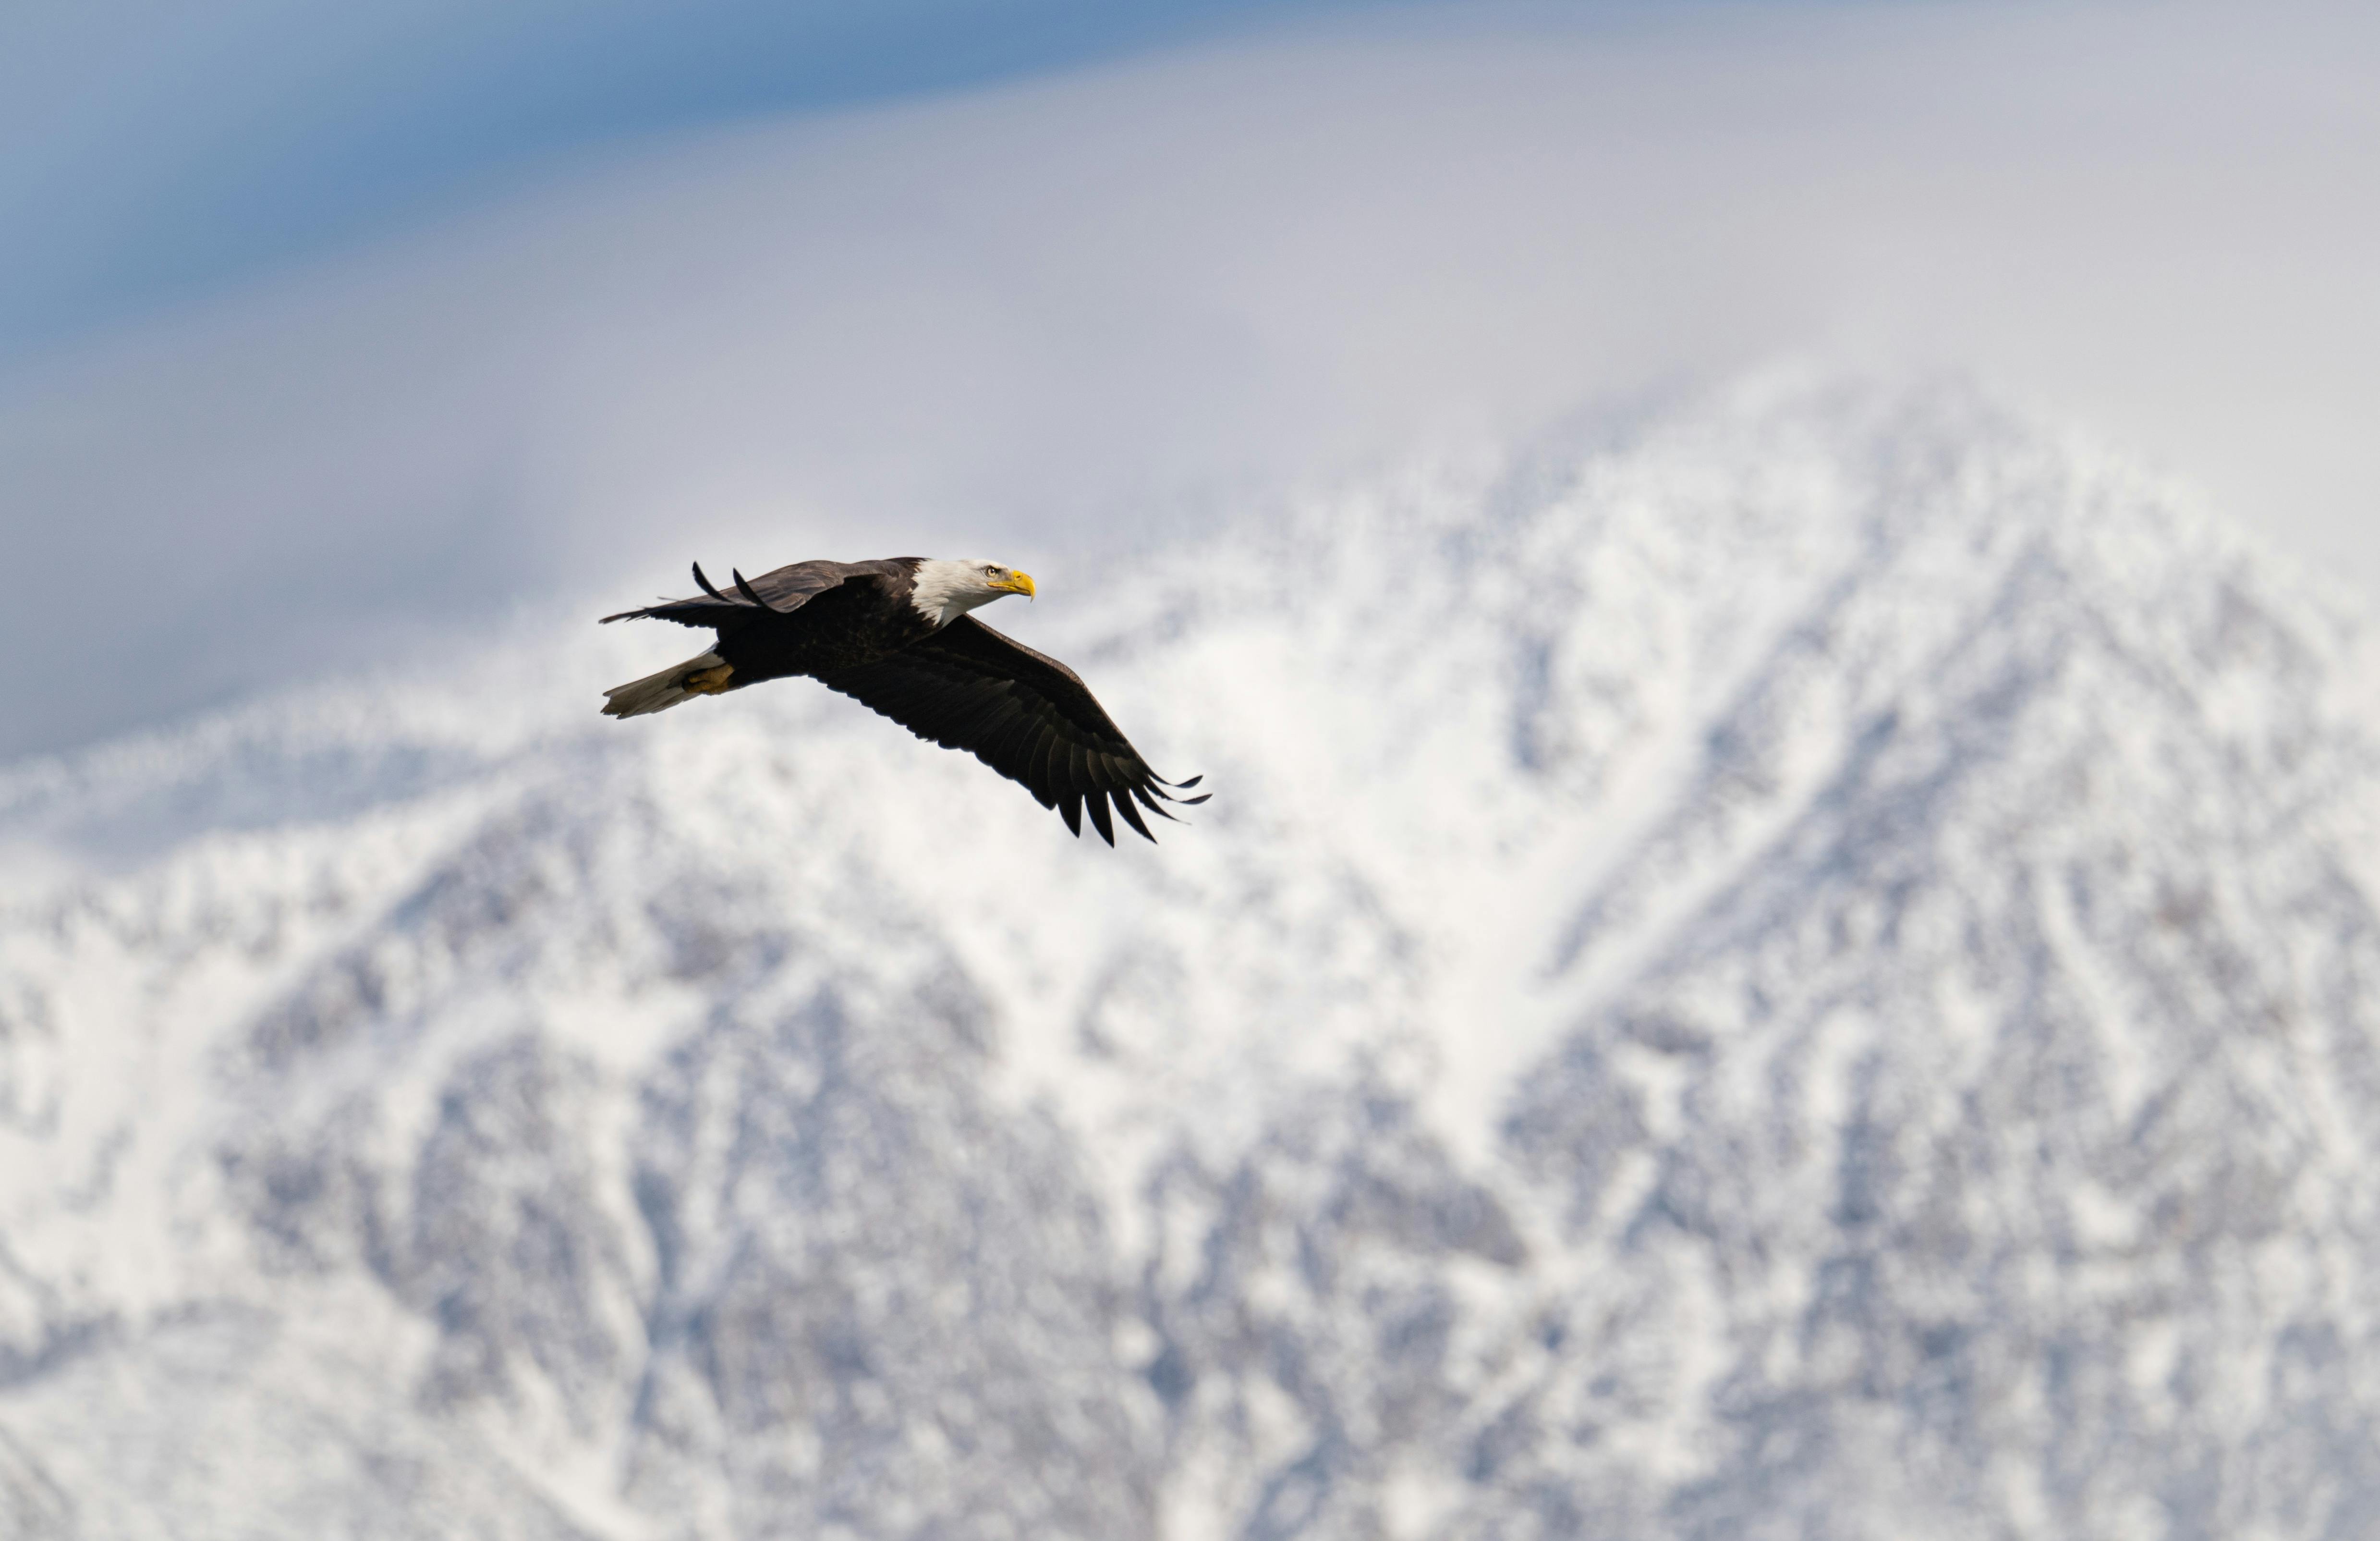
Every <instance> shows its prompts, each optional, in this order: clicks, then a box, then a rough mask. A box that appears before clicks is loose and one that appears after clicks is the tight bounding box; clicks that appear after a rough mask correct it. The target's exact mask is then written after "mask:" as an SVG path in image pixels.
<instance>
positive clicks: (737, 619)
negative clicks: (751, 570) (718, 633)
mask: <svg viewBox="0 0 2380 1541" xmlns="http://www.w3.org/2000/svg"><path fill="white" fill-rule="evenodd" d="M914 562H915V558H900V557H895V558H893V559H892V560H891V561H883V562H795V563H794V564H793V565H792V566H791V567H783V568H779V569H776V570H775V571H773V572H764V573H762V574H761V575H760V576H759V577H758V578H749V579H747V578H740V577H739V578H738V579H736V580H735V581H733V582H731V583H730V584H729V585H728V587H727V589H726V590H725V591H724V592H722V591H721V590H720V589H719V588H718V587H717V586H716V585H715V584H713V583H712V582H711V581H710V580H709V579H708V578H705V577H704V576H703V572H702V565H701V564H700V563H699V562H698V563H696V564H695V569H694V581H696V582H697V583H698V584H700V585H701V587H702V591H703V592H702V593H700V594H698V595H696V596H695V597H694V598H692V599H665V600H663V601H662V603H660V604H659V605H646V606H645V607H644V608H643V609H641V610H623V611H621V612H620V613H619V614H618V615H616V616H605V617H604V618H603V619H604V620H605V621H606V622H610V621H615V620H647V619H650V620H674V621H675V622H677V623H678V624H679V625H680V626H702V627H710V628H718V627H722V626H725V627H734V626H743V625H747V624H749V623H751V622H753V621H758V620H760V619H762V618H764V617H763V612H764V611H774V612H775V613H777V614H778V615H784V614H786V613H788V612H790V611H794V610H797V609H799V608H801V606H802V605H806V604H807V603H808V602H809V601H811V600H812V599H815V598H817V597H818V596H819V595H820V594H822V593H825V592H826V591H827V590H829V589H832V588H834V587H836V586H837V585H839V584H841V583H842V582H843V581H844V580H845V579H848V578H855V577H863V576H879V577H893V578H905V577H906V576H907V575H908V571H909V567H910V566H912V565H914ZM739 596H740V597H739ZM756 599H757V600H759V602H760V603H759V604H758V605H755V604H753V603H752V602H753V601H754V600H756Z"/></svg>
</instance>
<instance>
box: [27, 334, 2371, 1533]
mask: <svg viewBox="0 0 2380 1541" xmlns="http://www.w3.org/2000/svg"><path fill="white" fill-rule="evenodd" d="M1263 512H1264V514H1265V515H1267V516H1269V517H1265V518H1257V517H1255V516H1252V517H1251V518H1250V519H1249V520H1246V521H1245V522H1244V523H1243V524H1241V525H1239V526H1238V527H1236V528H1235V529H1234V530H1233V531H1231V532H1227V533H1226V534H1225V535H1223V536H1221V537H1219V538H1217V539H1215V540H1213V541H1212V542H1206V543H1200V544H1196V545H1195V546H1190V547H1185V548H1182V549H1176V550H1171V551H1164V552H1157V553H1151V554H1148V555H1147V556H1145V557H1143V558H1140V559H1138V560H1136V561H1135V562H1132V563H1128V564H1122V565H1119V566H1116V567H1114V568H1111V569H1107V570H1104V571H1101V572H1099V573H1097V574H1080V575H1050V576H1053V577H1059V578H1060V579H1061V580H1062V581H1061V582H1056V583H1050V584H1048V585H1047V586H1046V587H1047V589H1048V590H1049V592H1050V597H1051V598H1052V599H1053V601H1054V600H1057V599H1058V598H1059V596H1060V595H1061V594H1063V595H1065V596H1066V597H1065V600H1064V603H1065V605H1067V606H1068V607H1069V608H1070V610H1071V611H1072V613H1073V615H1074V616H1075V620H1074V622H1073V623H1072V625H1073V631H1072V634H1071V635H1070V636H1069V637H1068V638H1067V639H1066V640H1065V642H1064V643H1063V645H1062V646H1061V648H1060V649H1059V651H1061V653H1062V655H1064V656H1066V657H1068V658H1069V660H1070V661H1072V662H1074V663H1075V665H1076V666H1077V667H1079V668H1080V669H1081V670H1082V671H1083V672H1084V673H1085V674H1086V675H1087V678H1089V679H1090V680H1091V681H1092V683H1093V685H1094V687H1095V688H1097V689H1098V690H1099V691H1100V692H1101V694H1102V697H1103V698H1104V699H1105V700H1106V701H1107V702H1108V703H1109V705H1110V706H1111V709H1112V710H1113V711H1114V712H1115V714H1116V715H1117V716H1118V717H1119V719H1120V720H1122V721H1123V722H1124V723H1125V724H1126V725H1127V726H1128V727H1129V728H1130V729H1131V730H1132V731H1133V733H1134V735H1135V740H1137V741H1138V742H1139V743H1140V745H1141V747H1142V748H1143V749H1144V750H1145V751H1146V752H1148V753H1149V754H1150V755H1151V757H1152V758H1153V759H1155V760H1156V762H1157V763H1158V764H1160V768H1162V769H1164V770H1166V771H1167V772H1168V773H1169V774H1173V775H1183V774H1187V773H1189V772H1191V771H1194V770H1196V771H1204V772H1206V773H1208V776H1209V777H1210V781H1211V783H1212V784H1213V786H1214V787H1215V788H1216V789H1217V792H1218V796H1217V800H1216V801H1215V802H1213V803H1212V804H1209V805H1208V808H1207V809H1205V810H1201V811H1200V817H1199V819H1198V823H1197V825H1196V826H1195V827H1193V828H1189V829H1184V830H1168V831H1166V832H1165V840H1166V843H1165V844H1164V845H1163V847H1162V848H1161V849H1158V850H1149V849H1147V848H1141V849H1137V850H1122V851H1117V852H1111V851H1109V850H1106V849H1104V848H1102V847H1098V846H1096V845H1087V844H1077V843H1075V842H1071V841H1068V840H1067V839H1065V838H1064V837H1063V835H1062V831H1061V830H1060V829H1059V828H1058V827H1057V826H1056V824H1055V821H1054V820H1052V819H1050V818H1049V817H1048V816H1047V815H1046V814H1043V813H1040V812H1039V811H1038V810H1037V809H1035V808H1033V807H1032V806H1031V804H1030V803H1029V802H1028V801H1026V800H1024V799H1023V798H1022V795H1021V794H1019V793H1017V792H1016V791H1015V790H1014V789H1013V788H1011V787H1009V786H1007V785H1005V784H1004V783H1001V782H999V781H997V780H996V779H995V778H993V777H990V776H989V775H988V774H987V773H985V772H983V771H982V769H981V768H980V767H979V766H977V765H976V764H974V763H973V762H972V761H968V760H965V759H963V758H962V757H959V756H955V755H950V754H946V753H942V752H937V751H933V750H930V749H928V748H927V747H925V746H922V745H919V744H917V743H915V742H914V741H912V740H908V739H907V738H906V737H905V735H903V734H901V733H900V732H899V731H898V730H897V729H893V728H890V727H889V726H888V725H885V724H882V723H880V722H878V721H876V720H874V719H872V718H869V717H868V716H867V715H865V714H861V713H858V712H856V711H854V710H852V709H851V708H850V707H849V704H848V703H844V702H842V701H840V700H837V699H834V698H831V697H828V696H827V695H826V693H825V692H824V691H818V690H814V689H810V688H808V687H807V686H805V685H803V684H800V683H789V684H786V685H783V686H779V687H775V688H772V689H771V690H768V691H754V692H750V693H748V694H744V695H739V696H736V697H732V698H729V699H727V700H724V701H722V702H717V703H702V704H701V705H700V706H699V707H698V708H696V709H694V710H689V711H686V712H682V713H676V714H673V715H669V716H667V717H665V718H662V719H659V720H657V721H655V722H652V723H638V724H635V725H630V726H629V727H626V728H623V727H622V726H621V725H619V724H615V723H612V722H608V721H603V720H601V719H600V718H598V717H596V716H595V715H594V710H593V708H594V703H595V702H596V700H597V696H596V694H595V692H596V691H598V690H600V688H601V686H603V685H605V684H609V683H612V682H613V680H614V679H616V678H625V677H626V675H627V673H629V672H633V671H634V670H636V669H637V668H638V667H652V666H651V664H650V662H649V660H650V659H656V658H660V657H661V655H662V654H669V656H671V657H674V656H676V655H677V653H678V652H682V651H683V639H682V638H680V637H678V636H676V635H674V634H669V635H665V636H656V635H654V634H653V633H652V630H647V631H646V632H645V633H643V634H641V635H638V634H634V633H631V634H627V635H621V634H619V632H620V630H621V629H613V631H611V632H601V633H599V632H596V631H594V630H593V629H592V628H591V627H584V626H581V625H577V624H574V625H573V626H572V627H571V628H570V629H569V630H566V631H564V632H561V633H559V634H556V635H551V636H549V635H544V634H540V633H534V632H532V633H530V634H528V635H526V636H519V637H514V638H511V639H508V640H504V641H501V642H494V643H492V644H491V646H490V649H489V651H488V652H487V653H486V654H483V655H481V656H480V657H478V658H476V659H474V660H472V661H470V662H469V663H468V664H461V665H444V666H439V667H421V668H418V669H415V670H412V671H410V672H404V671H393V672H391V673H390V674H388V675H387V676H385V677H383V678H380V679H370V680H360V681H356V682H352V683H349V684H345V685H336V686H328V687H323V688H321V689H318V690H314V691H309V692H305V693H300V694H294V695H290V696H286V697H284V698H279V699H276V700H274V701H272V702H268V703H262V704H260V705H257V706H254V707H251V708H248V709H246V710H243V711H240V712H237V713H234V714H229V715H222V716H218V717H214V718H211V719H207V720H204V721H201V722H200V723H197V724H195V725H193V726H191V727H189V728H185V729H182V730H179V731H176V732H173V733H167V734H162V735H157V736H152V737H150V738H145V739H141V740H129V741H126V742H123V743H119V744H116V745H113V746H109V747H105V748H103V749H101V750H97V751H93V752H89V753H86V754H83V755H80V756H78V757H75V758H73V759H69V760H50V761H42V762H35V763H30V764H24V765H20V766H18V767H17V768H16V769H14V770H13V771H10V772H8V773H6V776H5V778H0V846H5V848H6V851H7V853H8V855H7V861H8V870H9V872H10V874H11V875H10V879H9V881H8V883H7V885H6V888H5V894H4V895H0V1516H6V1517H7V1518H8V1520H9V1522H10V1523H12V1524H15V1525H16V1526H18V1529H20V1530H22V1531H23V1532H24V1533H26V1534H30V1535H82V1536H115V1535H147V1534H152V1533H154V1531H155V1530H156V1529H157V1528H158V1526H159V1525H161V1524H163V1523H165V1521H164V1519H163V1518H161V1517H163V1516H168V1515H170V1516H175V1517H176V1519H175V1521H174V1523H177V1524H180V1525H181V1526H182V1527H183V1528H184V1529H186V1530H187V1531H188V1533H190V1534H216V1533H227V1534H241V1535H293V1536H296V1535H321V1534H326V1533H338V1534H354V1535H452V1534H465V1533H468V1534H484V1535H524V1536H527V1535H589V1536H647V1535H650V1536H672V1537H674V1536H726V1535H739V1536H741V1535H804V1536H807V1535H854V1536H879V1535H882V1536H892V1535H902V1536H909V1535H985V1536H992V1535H1080V1536H1116V1535H1145V1534H1160V1533H1161V1534H1164V1535H1172V1536H1182V1537H1189V1536H1201V1535H1247V1536H1289V1535H1310V1536H1340V1535H1345V1536H1355V1535H1448V1536H1454V1535H1462V1536H1472V1535H1481V1536H1488V1535H1492V1536H1513V1537H1519V1536H1548V1537H1551V1536H1568V1535H1610V1536H1647V1535H1671V1536H1680V1537H1684V1536H1712V1537H1716V1536H1768V1535H1778V1536H1784V1535H1791V1536H1797V1537H1808V1536H1845V1537H1850V1536H1886V1535H1918V1534H1923V1535H1939V1536H1967V1535H1973V1536H1978V1537H1980V1536H1986V1535H1988V1536H2006V1535H2021V1536H2062V1535H2093V1536H2119V1535H2159V1536H2164V1535H2277V1536H2320V1535H2354V1534H2360V1533H2361V1532H2362V1529H2363V1528H2365V1527H2366V1526H2368V1525H2369V1524H2371V1523H2374V1516H2375V1513H2380V1510H2375V1493H2376V1492H2380V1488H2375V1484H2380V1459H2375V1458H2374V1455H2373V1453H2372V1452H2373V1451H2374V1449H2380V1442H2375V1439H2374V1435H2375V1434H2380V1425H2375V1422H2374V1413H2375V1407H2374V1393H2373V1392H2372V1390H2371V1389H2370V1388H2371V1387H2373V1386H2374V1385H2375V1384H2380V1380H2375V1378H2374V1375H2373V1373H2372V1371H2373V1369H2374V1365H2375V1355H2376V1354H2380V1344H2375V1341H2374V1315H2373V1312H2372V1310H2371V1308H2370V1306H2369V1305H2368V1303H2367V1302H2368V1301H2369V1300H2370V1299H2371V1298H2372V1297H2371V1296H2370V1292H2369V1291H2368V1290H2364V1289H2363V1288H2362V1280H2364V1279H2365V1278H2370V1277H2372V1276H2373V1273H2374V1266H2375V1265H2380V1257H2375V1255H2374V1247H2375V1244H2380V1231H2375V1229H2374V1219H2375V1202H2374V1201H2375V1198H2380V1183H2375V1181H2374V1179H2373V1177H2372V1176H2371V1175H2370V1174H2371V1173H2372V1171H2373V1170H2374V1162H2373V1159H2372V1158H2373V1156H2374V1152H2373V1150H2372V1149H2371V1148H2370V1147H2371V1144H2372V1142H2373V1139H2374V1136H2373V1134H2372V1133H2371V1132H2369V1131H2373V1130H2374V1129H2380V1117H2375V1114H2380V1055H2375V1035H2374V1029H2375V1026H2380V1022H2375V1020H2374V1013H2375V1010H2376V1009H2380V1008H2375V1004H2374V1002H2375V999H2380V997H2375V995H2374V983H2375V982H2380V923H2375V918H2374V904H2373V898H2374V893H2375V891H2380V867H2375V862H2376V861H2380V780H2375V776H2374V771H2375V766H2380V758H2375V743H2374V736H2373V732H2372V718H2371V716H2370V706H2369V702H2368V699H2366V698H2364V697H2362V696H2360V695H2359V693H2358V692H2359V691H2362V689H2363V687H2362V684H2361V681H2362V679H2366V678H2369V673H2368V665H2369V662H2370V659H2369V654H2368V652H2367V651H2365V650H2366V649H2367V648H2368V643H2367V642H2364V641H2363V640H2362V633H2361V632H2360V631H2358V630H2356V628H2355V627H2354V626H2353V625H2352V624H2351V623H2350V620H2348V619H2347V618H2341V617H2338V616H2335V615H2332V614H2329V613H2327V612H2325V611H2324V610H2322V609H2321V608H2320V607H2319V606H2318V605H2313V604H2312V603H2311V602H2309V601H2307V600H2305V599H2303V598H2301V596H2300V595H2299V594H2298V593H2297V592H2296V591H2295V590H2294V588H2293V587H2292V586H2291V585H2290V583H2289V581H2288V580H2287V579H2286V578H2285V577H2281V576H2277V575H2276V574H2275V573H2274V572H2273V571H2271V570H2270V569H2268V568H2267V567H2266V566H2265V564H2264V563H2263V562H2262V561H2261V560H2260V559H2258V558H2257V557H2256V556H2254V555H2253V553H2250V552H2248V551H2246V550H2244V549H2243V548H2242V547H2241V546H2240V544H2239V543H2238V542H2237V541H2236V540H2235V539H2234V538H2233V537H2231V536H2229V535H2228V534H2227V533H2226V532H2223V531H2221V530H2220V529H2217V528H2215V527H2213V526H2211V525H2209V524H2207V523H2205V522H2204V521H2201V520H2197V519H2195V518H2193V517H2192V516H2190V515H2188V514H2187V513H2184V512H2180V511H2177V510H2176V509H2174V508H2171V507H2169V506H2168V499H2167V498H2166V497H2165V496H2164V495H2162V494H2161V493H2160V492H2159V490H2158V489H2157V488H2155V486H2154V485H2152V484H2149V483H2143V482H2142V481H2141V480H2139V479H2138V478H2136V477H2134V476H2132V475H2131V473H2129V472H2128V471H2125V470H2124V469H2123V468H2122V467H2121V466H2120V465H2117V464H2112V463H2109V462H2107V461H2105V460H2104V459H2100V458H2098V457H2096V456H2095V455H2094V454H2093V453H2091V452H2090V451H2088V450H2087V449H2083V448H2080V447H2077V446H2072V445H2069V444H2066V443H2064V442H2062V441H2059V440H2058V439H2056V438H2053V437H2050V436H2047V435H2044V434H2040V433H2039V432H2037V431H2035V430H2033V429H2030V428H2027V427H2025V426H2024V425H2022V424H2020V423H2017V422H2012V421H2011V420H2010V419H2008V418H2007V417H2005V416H2004V415H2002V414H2000V413H1999V412H1998V411H1996V410H1993V409H1992V408H1991V407H1990V406H1989V405H1988V404H1986V403H1983V402H1980V401H1978V400H1976V399H1975V398H1973V397H1972V396H1971V395H1969V394H1967V393H1965V392H1963V391H1961V390H1959V389H1956V388H1952V387H1937V386H1917V387H1908V388H1892V389H1886V388H1879V387H1874V386H1866V385H1845V384H1841V383H1838V382H1833V381H1829V380H1825V379H1813V378H1805V377H1800V376H1792V375H1783V374H1780V375H1775V376H1768V377H1763V378H1761V379H1757V380H1754V381H1750V382H1747V383H1745V384H1743V385H1739V386H1737V387H1734V388H1732V389H1730V390H1728V391H1725V392H1721V393H1718V394H1717V395H1716V396H1714V397H1710V398H1707V399H1705V400H1700V401H1696V402H1693V403H1687V404H1683V405H1679V406H1675V407H1672V408H1670V409H1666V410H1662V411H1659V412H1655V413H1649V414H1647V415H1646V416H1645V418H1644V419H1643V420H1642V421H1639V422H1633V423H1628V424H1624V425H1616V426H1614V425H1606V427H1604V428H1603V429H1601V430H1598V431H1597V433H1596V434H1593V435H1583V434H1582V435H1573V436H1572V437H1569V438H1565V439H1560V440H1556V441H1548V442H1545V443H1540V444H1537V445H1534V446H1525V447H1524V448H1522V449H1519V450H1514V451H1512V452H1509V453H1503V454H1498V455H1492V456H1490V455H1483V456H1477V457H1472V458H1469V459H1444V460H1439V461H1435V462H1430V463H1424V464H1417V465H1415V466H1414V467H1411V468H1408V469H1406V470H1403V471H1395V472H1392V473H1386V474H1383V475H1382V476H1381V477H1379V478H1378V480H1377V481H1376V482H1374V483H1371V484H1370V485H1368V486H1366V487H1363V488H1358V489H1356V490H1354V491H1352V492H1347V493H1344V494H1341V495H1332V496H1329V497H1318V498H1310V499H1306V500H1304V501H1299V502H1293V503H1291V504H1289V505H1288V506H1286V507H1284V508H1280V509H1269V510H1264V511H1263ZM796 555H797V554H796ZM1068 576H1072V577H1073V579H1074V582H1073V586H1072V587H1067V586H1065V583H1064V579H1065V578H1066V577H1068ZM992 619H993V620H994V621H995V623H996V622H997V621H998V620H999V617H998V616H996V615H995V616H993V617H992ZM673 649H676V650H677V652H673V651H672V650H673ZM1136 843H1137V842H1135V844H1136Z"/></svg>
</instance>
